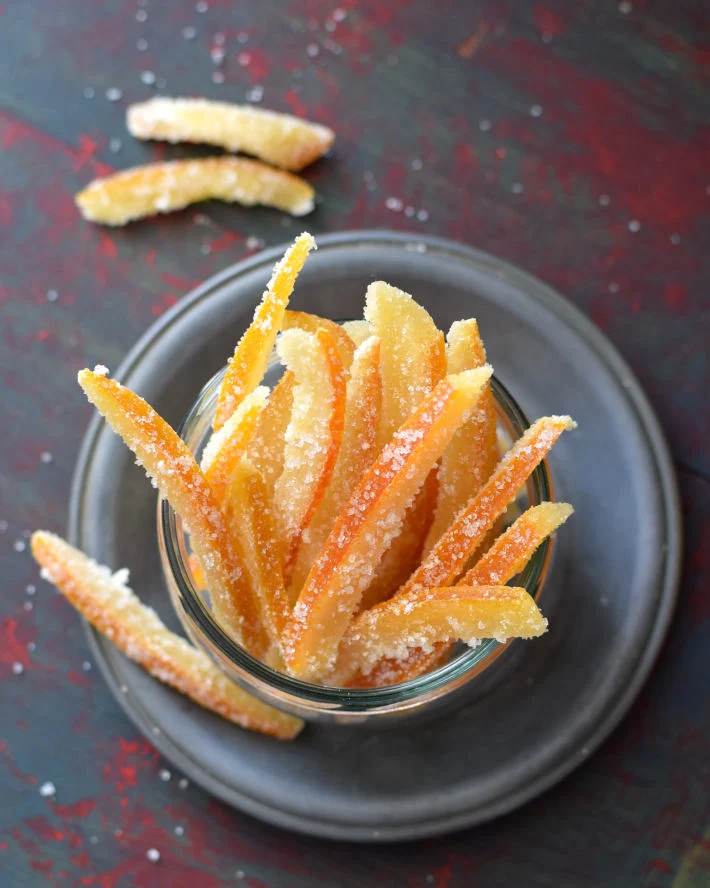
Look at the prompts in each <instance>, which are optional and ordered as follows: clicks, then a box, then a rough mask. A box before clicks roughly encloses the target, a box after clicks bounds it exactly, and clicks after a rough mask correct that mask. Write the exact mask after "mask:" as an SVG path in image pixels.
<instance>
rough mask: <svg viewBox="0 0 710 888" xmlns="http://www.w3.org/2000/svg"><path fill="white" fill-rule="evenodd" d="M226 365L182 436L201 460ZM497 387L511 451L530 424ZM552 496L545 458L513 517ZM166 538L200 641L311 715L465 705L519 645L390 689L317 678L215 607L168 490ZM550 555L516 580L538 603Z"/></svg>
mask: <svg viewBox="0 0 710 888" xmlns="http://www.w3.org/2000/svg"><path fill="white" fill-rule="evenodd" d="M225 370H226V368H223V369H222V370H221V371H220V372H219V373H217V374H216V375H215V376H214V377H213V378H212V379H211V380H210V381H209V382H208V383H207V384H206V385H205V387H204V388H203V389H202V391H201V392H200V395H199V397H198V398H197V400H196V401H195V403H194V404H193V406H192V408H191V409H190V411H189V413H188V414H187V416H186V418H185V420H184V422H183V424H182V426H181V428H180V435H181V437H182V438H183V440H184V441H185V443H186V444H187V446H188V447H189V448H190V450H191V451H192V453H194V454H195V457H196V458H197V459H198V461H199V459H200V457H201V455H202V450H203V448H204V446H205V444H206V443H207V440H208V439H209V436H210V434H211V431H212V420H213V418H214V415H215V411H216V407H217V395H218V392H219V387H220V384H221V382H222V378H223V376H224V373H225ZM281 370H282V368H281V367H280V366H279V364H278V361H277V358H276V356H275V355H274V356H273V357H272V359H271V362H270V364H269V369H268V370H267V376H266V379H265V382H266V384H271V383H273V381H274V379H275V378H277V377H278V375H279V373H280V372H281ZM491 390H492V392H493V395H494V400H495V405H496V416H497V420H498V432H499V440H500V441H501V443H502V447H503V449H507V447H509V446H510V444H511V443H513V442H514V441H516V440H517V439H518V438H519V437H520V436H521V435H522V434H523V432H524V431H525V430H526V429H527V427H528V425H529V423H528V420H527V418H526V417H525V414H524V413H523V411H522V410H521V409H520V407H519V406H518V404H517V403H516V401H515V400H514V399H513V397H512V396H511V395H510V393H509V392H508V391H507V389H506V388H505V387H504V386H503V385H502V384H501V383H500V382H499V381H498V380H497V379H496V378H495V377H493V378H492V379H491ZM552 498H553V495H552V483H551V479H550V475H549V470H548V467H547V462H546V461H543V462H542V463H541V464H540V465H539V466H538V467H537V469H536V470H535V471H534V472H533V474H532V475H531V477H530V479H529V481H528V483H527V484H526V485H525V487H524V488H523V489H522V490H521V491H520V493H519V494H518V497H517V500H516V503H515V506H512V507H511V509H509V510H508V512H507V513H506V519H505V520H506V523H510V521H511V520H512V519H513V518H514V517H515V516H516V515H517V514H519V512H520V511H523V510H525V509H527V508H528V507H529V506H534V505H537V504H538V503H540V502H543V501H550V500H552ZM158 543H159V548H160V557H161V562H162V567H163V573H164V576H165V579H166V581H167V585H168V589H169V591H170V596H171V600H172V603H173V606H174V608H175V611H176V613H177V615H178V617H179V619H180V622H181V623H182V626H183V628H184V630H185V632H186V633H187V635H188V636H189V638H190V639H191V640H192V642H193V643H194V644H195V645H196V646H197V647H198V648H201V649H202V650H204V651H205V652H206V653H207V654H208V656H210V657H211V659H212V660H213V661H214V662H215V663H216V664H217V666H219V668H220V669H222V671H223V672H224V673H225V674H226V675H228V676H229V677H230V678H231V679H232V680H233V681H235V682H237V683H238V684H239V685H241V686H242V687H243V688H244V689H245V690H247V691H250V692H251V693H253V694H255V695H256V696H257V697H260V698H261V699H262V700H264V701H265V702H267V703H270V704H271V705H273V706H276V707H277V708H279V709H282V710H284V711H286V712H290V713H292V714H293V715H297V716H300V717H301V718H304V719H306V720H308V721H324V722H331V723H340V724H350V723H364V724H367V725H368V726H371V727H372V726H377V727H379V726H381V725H385V724H388V723H390V722H394V721H398V720H400V719H401V718H403V717H411V716H415V715H418V716H424V717H429V716H433V715H436V714H439V713H440V712H442V711H445V710H450V709H452V708H454V707H458V706H461V705H463V704H464V703H465V702H466V701H467V700H468V699H470V698H471V696H472V695H473V694H472V691H473V690H474V688H475V686H476V685H477V684H478V682H477V681H474V679H477V678H478V677H479V676H481V674H482V673H483V672H484V671H485V670H487V669H488V668H489V667H490V666H491V665H492V664H493V663H494V662H495V661H497V660H498V658H499V657H500V655H501V654H502V653H504V652H505V651H506V650H507V649H508V648H509V647H510V645H511V641H509V642H506V643H500V642H497V641H495V640H494V639H486V640H484V641H483V642H482V643H481V644H480V645H478V646H477V647H474V648H470V647H468V646H466V645H463V644H461V645H458V646H456V648H455V650H454V652H453V654H452V656H451V658H450V660H449V661H448V662H447V663H445V664H443V665H441V666H439V667H438V668H436V669H434V670H432V671H431V672H428V673H426V674H425V675H422V676H419V677H418V678H416V679H413V680H411V681H407V682H402V683H401V684H396V685H391V686H389V687H383V688H338V687H328V686H323V685H317V684H311V683H309V682H305V681H301V680H299V679H297V678H292V677H291V676H289V675H286V674H284V673H282V672H278V671H276V670H274V669H272V668H271V667H269V666H267V665H266V664H265V663H262V662H261V661H260V660H258V659H256V658H255V657H253V656H252V655H251V654H249V653H248V652H247V651H246V650H245V649H244V648H242V647H241V646H240V645H239V644H237V643H236V642H235V641H234V640H233V639H232V638H231V637H230V636H229V635H228V634H227V633H226V632H225V630H224V629H223V628H222V627H221V626H220V624H219V623H218V622H217V620H216V619H215V617H214V615H213V613H212V610H211V604H210V601H209V596H208V594H206V593H205V591H204V590H202V589H200V588H199V587H198V586H197V585H196V584H195V582H194V581H193V576H192V570H191V567H190V561H189V553H190V545H189V536H188V535H187V534H186V533H185V530H184V528H183V522H182V520H181V518H180V517H179V516H178V515H176V514H175V512H174V511H173V509H172V508H171V506H170V505H169V503H168V502H167V500H165V499H164V498H163V497H162V496H161V497H159V499H158ZM550 556H551V541H550V540H549V539H548V540H545V542H543V544H542V545H541V546H540V547H539V548H538V550H537V551H536V552H535V554H534V555H533V557H532V558H531V560H530V562H529V563H528V565H527V567H526V568H525V569H524V570H523V572H522V573H521V574H520V575H519V576H518V577H517V578H516V580H515V584H516V585H518V586H523V587H524V588H525V589H527V591H528V592H529V593H530V595H532V596H533V598H534V599H535V600H536V601H538V603H539V601H540V595H541V592H542V589H543V586H544V581H545V576H546V573H547V569H548V565H549V560H550ZM503 659H504V660H505V659H507V658H503Z"/></svg>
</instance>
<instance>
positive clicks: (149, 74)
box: [141, 71, 158, 86]
mask: <svg viewBox="0 0 710 888" xmlns="http://www.w3.org/2000/svg"><path fill="white" fill-rule="evenodd" d="M157 79H158V78H157V77H156V76H155V73H154V72H153V71H141V83H144V84H145V85H146V86H154V85H155V81H156V80H157Z"/></svg>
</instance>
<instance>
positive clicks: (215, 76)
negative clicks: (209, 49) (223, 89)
mask: <svg viewBox="0 0 710 888" xmlns="http://www.w3.org/2000/svg"><path fill="white" fill-rule="evenodd" d="M212 83H217V84H221V83H224V74H223V73H222V71H213V72H212Z"/></svg>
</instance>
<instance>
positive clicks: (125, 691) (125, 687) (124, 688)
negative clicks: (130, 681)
mask: <svg viewBox="0 0 710 888" xmlns="http://www.w3.org/2000/svg"><path fill="white" fill-rule="evenodd" d="M119 690H120V691H121V693H122V694H127V693H128V686H127V685H121V687H120V688H119Z"/></svg>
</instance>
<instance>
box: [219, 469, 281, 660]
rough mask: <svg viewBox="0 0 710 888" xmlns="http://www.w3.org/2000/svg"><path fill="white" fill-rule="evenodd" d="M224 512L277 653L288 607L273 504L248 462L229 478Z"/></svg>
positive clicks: (262, 481)
mask: <svg viewBox="0 0 710 888" xmlns="http://www.w3.org/2000/svg"><path fill="white" fill-rule="evenodd" d="M224 510H225V513H226V517H227V525H228V527H229V529H230V531H231V533H232V536H233V538H234V539H235V540H237V541H238V544H239V548H240V554H241V556H242V560H243V562H244V565H245V568H246V571H247V573H248V574H249V577H250V579H251V585H252V588H253V589H254V590H255V592H256V596H257V599H258V602H259V607H260V611H259V615H260V619H261V622H262V624H263V626H264V627H265V629H266V631H267V632H268V634H269V638H270V639H271V643H272V645H273V648H274V650H275V651H276V652H278V651H279V649H280V647H281V636H282V634H283V631H284V628H285V626H286V620H287V618H288V615H289V613H290V611H291V605H290V602H289V600H288V597H287V595H286V589H285V588H284V580H283V573H282V569H281V563H282V553H281V551H280V546H279V539H278V536H277V533H276V520H275V517H274V512H273V508H272V504H271V501H270V499H269V495H268V491H267V489H266V485H265V484H264V479H263V478H262V477H261V474H260V473H259V471H258V469H255V468H254V466H253V465H252V464H251V463H250V462H249V460H247V459H242V460H241V461H240V462H239V463H238V464H237V466H236V467H235V469H234V471H233V472H232V474H231V477H230V480H229V485H228V487H227V490H226V495H225V507H224Z"/></svg>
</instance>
